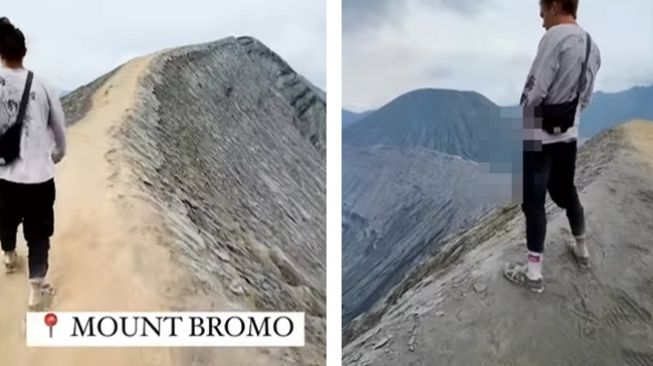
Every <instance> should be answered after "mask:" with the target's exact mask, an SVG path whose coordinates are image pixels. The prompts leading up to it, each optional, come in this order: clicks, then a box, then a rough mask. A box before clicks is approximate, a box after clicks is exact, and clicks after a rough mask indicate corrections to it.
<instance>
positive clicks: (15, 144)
mask: <svg viewBox="0 0 653 366" xmlns="http://www.w3.org/2000/svg"><path fill="white" fill-rule="evenodd" d="M33 78H34V74H33V73H32V72H31V71H30V72H28V73H27V81H25V90H23V97H22V99H21V100H20V107H19V109H18V117H16V123H14V124H13V125H12V126H10V127H9V128H8V129H7V131H5V133H4V135H2V136H0V166H6V165H10V164H11V163H13V162H14V161H16V159H18V157H19V156H20V140H21V137H22V135H23V120H24V119H25V112H26V111H27V103H28V102H29V94H30V91H31V89H32V79H33Z"/></svg>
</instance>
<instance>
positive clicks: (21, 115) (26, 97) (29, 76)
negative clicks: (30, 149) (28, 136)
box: [16, 71, 34, 126]
mask: <svg viewBox="0 0 653 366" xmlns="http://www.w3.org/2000/svg"><path fill="white" fill-rule="evenodd" d="M33 79H34V74H33V73H32V72H31V71H29V72H28V73H27V80H26V81H25V89H24V90H23V97H22V98H21V100H20V108H19V109H18V117H16V124H17V125H18V126H21V125H22V124H23V120H24V119H25V112H26V111H27V103H28V102H29V94H30V92H31V89H32V80H33Z"/></svg>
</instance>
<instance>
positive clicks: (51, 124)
mask: <svg viewBox="0 0 653 366" xmlns="http://www.w3.org/2000/svg"><path fill="white" fill-rule="evenodd" d="M26 80H27V70H25V69H8V68H4V67H0V134H4V133H5V131H6V130H7V129H8V128H9V127H10V126H11V125H13V124H14V123H15V122H16V116H17V115H18V107H19V106H20V100H21V98H22V96H23V90H24V88H25V81H26ZM65 153H66V135H65V118H64V112H63V108H62V107H61V101H60V100H59V96H58V95H57V94H56V93H55V92H54V91H53V90H52V89H51V88H49V87H47V86H46V85H45V84H44V83H43V82H42V81H41V80H40V79H39V78H38V77H37V76H34V80H33V82H32V88H31V92H30V99H29V103H28V105H27V110H26V112H25V119H24V121H23V134H22V138H21V145H20V157H19V159H18V160H16V161H15V162H14V163H13V164H11V165H9V166H4V167H0V179H4V180H7V181H10V182H15V183H42V182H45V181H48V180H50V179H52V178H53V177H54V164H55V163H54V161H53V155H54V156H55V157H57V156H58V157H63V155H64V154H65Z"/></svg>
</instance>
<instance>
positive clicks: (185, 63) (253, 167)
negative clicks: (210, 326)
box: [64, 37, 326, 365]
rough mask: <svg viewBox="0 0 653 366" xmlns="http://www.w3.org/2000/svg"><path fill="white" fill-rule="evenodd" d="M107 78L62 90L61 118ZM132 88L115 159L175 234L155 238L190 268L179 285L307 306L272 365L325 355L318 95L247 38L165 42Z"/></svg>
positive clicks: (260, 304) (273, 304)
mask: <svg viewBox="0 0 653 366" xmlns="http://www.w3.org/2000/svg"><path fill="white" fill-rule="evenodd" d="M109 78H110V74H109V75H107V76H105V77H102V78H100V79H98V80H97V81H95V82H93V83H91V84H89V85H87V86H85V87H82V88H80V89H79V90H77V91H75V92H73V93H71V94H68V95H67V96H66V98H64V104H65V109H66V112H67V114H68V115H69V116H71V118H70V120H69V123H72V122H74V121H75V119H76V118H77V117H75V116H79V115H83V114H84V111H85V110H87V109H88V108H89V104H90V101H89V100H88V98H90V95H91V94H92V93H93V92H94V91H95V90H97V89H98V87H99V86H100V85H102V84H103V83H105V82H106V81H107V80H108V79H109ZM140 89H141V90H140V98H139V101H138V102H137V103H136V107H135V109H136V110H135V111H134V113H132V114H131V117H130V119H129V120H128V121H127V123H125V124H124V126H123V127H122V128H121V130H120V131H116V134H117V137H118V139H119V140H120V141H121V145H122V146H123V148H124V150H125V153H126V156H127V161H126V162H122V163H128V164H130V166H131V167H132V168H133V170H134V171H136V172H137V174H138V176H137V181H136V182H134V183H135V184H137V185H138V186H139V187H141V189H142V191H143V192H145V195H146V196H147V197H146V199H147V200H148V201H149V202H150V203H151V204H153V205H155V206H157V207H159V209H160V213H161V215H162V216H163V217H164V219H165V221H166V223H167V226H168V227H169V229H170V230H171V232H172V233H173V234H172V235H171V236H170V237H168V238H166V240H165V241H166V242H165V243H163V244H164V245H166V246H167V247H169V248H171V249H172V251H173V252H174V253H176V254H177V257H178V258H177V259H178V260H179V261H180V262H181V263H183V264H184V265H185V266H186V267H187V268H188V269H189V271H190V272H191V273H192V274H193V275H194V281H193V282H194V283H193V284H192V286H190V285H189V287H188V288H186V289H182V290H183V291H187V293H189V294H191V293H203V294H205V295H206V296H208V297H211V296H216V297H217V296H220V294H222V292H221V289H223V288H224V289H228V290H227V292H226V296H228V297H229V301H230V302H231V303H235V304H241V305H242V307H243V309H251V310H259V311H303V312H306V316H307V318H306V322H307V326H306V343H307V347H306V348H304V349H294V350H288V351H287V355H286V357H285V358H284V359H283V360H281V361H280V363H279V364H283V365H293V364H297V365H314V364H315V365H318V364H324V354H325V349H324V347H325V331H326V330H325V317H326V309H325V304H326V293H325V286H326V277H325V276H326V262H325V261H326V258H325V256H326V249H325V226H326V222H325V214H326V212H325V211H326V208H325V207H326V206H325V197H326V196H325V193H326V192H325V190H326V188H325V182H326V177H325V175H326V174H325V149H326V133H325V132H326V121H325V116H326V104H325V100H324V93H323V92H321V91H320V90H318V89H317V88H315V87H314V86H313V85H310V84H309V83H307V82H306V81H305V79H304V78H303V77H302V76H301V75H298V74H297V73H296V72H295V71H294V70H293V69H292V68H291V67H290V66H289V65H288V64H286V63H285V62H284V61H283V60H282V59H281V58H280V57H279V56H277V55H276V54H275V53H274V52H272V51H271V50H269V49H268V48H267V47H265V46H264V45H263V44H261V43H260V42H259V41H257V40H255V39H253V38H250V37H241V38H227V39H223V40H221V41H218V42H213V43H207V44H202V45H196V46H189V47H184V48H178V49H173V50H169V51H165V52H161V53H159V54H157V55H155V56H154V58H153V60H152V62H151V65H150V66H149V70H148V71H147V72H146V73H145V74H144V75H143V76H142V77H141V80H140ZM171 307H173V308H185V309H193V308H192V304H182V303H181V302H180V303H179V304H171ZM206 310H210V309H206ZM192 359H193V360H194V359H195V358H192ZM189 362H190V361H189ZM210 362H211V361H206V364H210ZM193 364H197V365H200V364H203V363H193Z"/></svg>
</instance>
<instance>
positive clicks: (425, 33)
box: [343, 0, 653, 111]
mask: <svg viewBox="0 0 653 366" xmlns="http://www.w3.org/2000/svg"><path fill="white" fill-rule="evenodd" d="M580 3H581V4H580V9H579V19H578V21H579V24H580V25H581V26H583V27H584V28H585V29H587V30H589V31H590V33H591V34H592V36H593V38H594V40H595V42H596V43H597V44H598V45H599V47H600V49H601V53H602V61H603V63H602V68H601V71H600V72H599V77H598V79H597V86H596V88H597V89H598V90H603V91H607V92H613V91H620V90H624V89H628V88H630V87H632V86H636V85H651V84H653V1H651V0H620V1H614V0H581V1H580ZM538 4H539V1H538V0H343V27H344V29H343V78H344V80H343V88H344V90H343V99H344V101H343V104H344V107H345V108H349V109H351V110H354V111H361V110H367V109H374V108H378V107H380V106H382V105H383V104H385V103H387V102H389V101H390V100H392V99H394V98H395V97H397V96H399V95H401V94H403V93H405V92H407V91H410V90H414V89H417V88H451V89H461V90H474V91H478V92H480V93H482V94H484V95H485V96H487V97H488V98H490V99H491V100H492V101H494V102H495V103H497V104H500V105H514V104H518V102H519V96H520V94H521V89H522V87H523V84H524V81H525V77H526V74H527V73H528V70H529V68H530V65H531V62H532V59H533V58H534V57H535V53H536V51H537V45H538V42H539V40H540V38H541V36H542V35H543V33H544V29H543V28H542V27H541V25H542V22H541V19H540V17H539V5H538Z"/></svg>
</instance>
